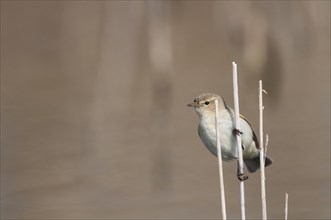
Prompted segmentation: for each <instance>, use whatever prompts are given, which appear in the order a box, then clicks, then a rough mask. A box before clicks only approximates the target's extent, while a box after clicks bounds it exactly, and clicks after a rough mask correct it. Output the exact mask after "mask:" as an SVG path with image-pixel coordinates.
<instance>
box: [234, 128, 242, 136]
mask: <svg viewBox="0 0 331 220" xmlns="http://www.w3.org/2000/svg"><path fill="white" fill-rule="evenodd" d="M232 132H233V134H234V135H241V134H243V133H242V131H240V130H239V129H237V128H234V129H233V131H232Z"/></svg>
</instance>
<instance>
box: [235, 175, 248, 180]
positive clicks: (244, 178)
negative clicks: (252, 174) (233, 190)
mask: <svg viewBox="0 0 331 220" xmlns="http://www.w3.org/2000/svg"><path fill="white" fill-rule="evenodd" d="M237 177H238V180H239V181H245V180H247V179H248V176H246V175H245V174H244V173H238V174H237Z"/></svg>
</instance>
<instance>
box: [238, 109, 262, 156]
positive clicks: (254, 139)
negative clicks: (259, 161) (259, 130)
mask: <svg viewBox="0 0 331 220" xmlns="http://www.w3.org/2000/svg"><path fill="white" fill-rule="evenodd" d="M240 118H242V119H243V120H244V121H245V122H246V123H247V124H248V125H249V126H250V127H251V129H252V133H253V141H254V142H255V146H256V148H257V149H260V143H259V140H258V139H257V136H256V134H255V131H254V129H253V127H252V125H251V123H249V121H248V120H247V119H246V118H245V117H244V116H243V115H242V114H240Z"/></svg>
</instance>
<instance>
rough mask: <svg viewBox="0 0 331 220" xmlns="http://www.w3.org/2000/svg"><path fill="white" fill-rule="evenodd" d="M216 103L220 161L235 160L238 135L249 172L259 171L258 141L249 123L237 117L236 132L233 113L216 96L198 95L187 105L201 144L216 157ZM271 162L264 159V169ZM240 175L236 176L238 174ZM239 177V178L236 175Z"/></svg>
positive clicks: (241, 117)
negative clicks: (195, 119) (194, 115)
mask: <svg viewBox="0 0 331 220" xmlns="http://www.w3.org/2000/svg"><path fill="white" fill-rule="evenodd" d="M216 99H217V100H219V101H218V103H219V107H218V109H219V124H218V126H219V130H220V137H219V138H220V142H221V151H222V160H224V161H230V160H233V159H238V153H237V140H236V136H235V135H236V134H238V132H239V134H240V135H241V140H242V149H243V159H244V162H245V164H246V166H247V169H248V171H250V172H255V171H256V170H258V169H259V168H260V151H259V147H260V146H259V141H258V139H257V137H256V134H255V132H254V130H253V128H252V126H251V124H250V123H249V122H248V121H247V119H245V118H244V117H243V116H242V115H240V128H241V130H240V131H238V130H236V129H235V124H234V111H233V110H232V109H230V108H229V107H228V106H227V105H226V103H225V101H224V99H223V98H221V97H220V96H218V95H216V94H212V93H205V94H202V95H199V96H198V97H196V98H195V99H194V101H193V102H192V103H190V104H188V105H187V106H189V107H193V108H194V110H195V111H196V112H197V113H198V116H199V127H198V132H199V136H200V138H201V140H202V142H203V144H204V145H205V146H206V147H207V148H208V150H209V151H210V152H211V153H212V154H214V155H215V156H217V147H216V128H215V100H216ZM271 163H272V160H271V158H270V157H266V158H265V166H268V165H270V164H271ZM238 175H239V174H238ZM238 178H239V176H238Z"/></svg>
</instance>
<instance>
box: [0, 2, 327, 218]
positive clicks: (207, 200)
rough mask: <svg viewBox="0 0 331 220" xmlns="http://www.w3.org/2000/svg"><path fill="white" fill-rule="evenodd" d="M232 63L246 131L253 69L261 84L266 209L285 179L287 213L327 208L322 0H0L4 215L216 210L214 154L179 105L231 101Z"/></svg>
mask: <svg viewBox="0 0 331 220" xmlns="http://www.w3.org/2000/svg"><path fill="white" fill-rule="evenodd" d="M232 61H236V62H237V64H238V70H239V93H240V110H241V113H242V114H244V115H245V116H246V117H247V118H248V119H249V120H250V121H251V123H252V124H253V126H254V127H255V130H256V131H258V103H257V87H258V80H260V79H263V82H264V88H265V89H266V90H267V91H268V95H265V96H264V99H265V111H264V114H265V118H264V119H265V132H266V133H268V134H269V136H270V141H269V146H268V154H269V155H270V156H271V157H272V158H273V159H274V164H273V165H272V166H271V167H268V168H267V169H266V171H267V182H266V186H267V205H268V216H269V218H270V219H280V218H283V217H284V200H285V193H286V192H288V193H289V218H290V219H323V218H324V219H329V218H330V2H329V1H271V2H266V1H254V2H249V1H242V2H241V1H236V2H230V1H207V2H202V1H176V2H175V1H174V2H162V3H161V2H156V1H150V2H147V1H146V2H143V1H1V218H3V219H6V218H16V219H17V218H31V219H46V218H57V219H61V218H62V219H64V218H66V219H67V218H81V219H82V218H87V219H96V218H106V219H112V218H113V219H116V218H131V219H136V218H152V219H156V218H187V219H191V218H198V219H207V218H220V216H221V214H220V213H221V212H220V196H219V187H218V186H219V183H218V170H217V169H218V168H217V160H216V158H215V157H214V156H212V155H211V154H210V153H209V152H208V151H207V150H206V148H205V147H204V146H203V145H202V143H201V141H200V139H199V137H198V134H197V116H196V114H195V113H194V111H193V110H192V109H189V108H187V107H186V104H187V103H189V102H191V101H192V99H193V98H194V96H196V95H198V94H200V93H203V92H214V93H217V94H221V95H222V96H224V98H225V99H226V100H227V102H228V104H229V105H230V106H233V105H232V103H233V101H232V100H233V96H232V76H231V62H232ZM224 166H225V167H224V173H225V189H226V195H225V196H226V202H227V211H228V217H229V218H239V217H240V209H239V184H238V181H237V179H236V176H235V172H236V163H234V162H233V163H226V164H224ZM259 181H260V176H259V173H256V174H251V175H250V179H249V180H248V181H247V182H246V184H245V187H246V210H247V213H246V216H247V218H260V217H261V202H260V188H259V186H260V185H259Z"/></svg>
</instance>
